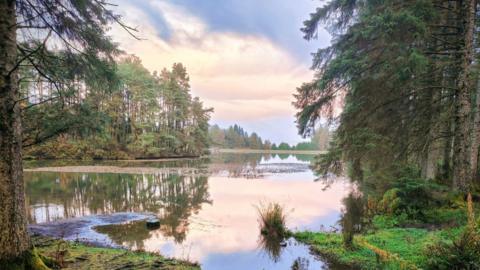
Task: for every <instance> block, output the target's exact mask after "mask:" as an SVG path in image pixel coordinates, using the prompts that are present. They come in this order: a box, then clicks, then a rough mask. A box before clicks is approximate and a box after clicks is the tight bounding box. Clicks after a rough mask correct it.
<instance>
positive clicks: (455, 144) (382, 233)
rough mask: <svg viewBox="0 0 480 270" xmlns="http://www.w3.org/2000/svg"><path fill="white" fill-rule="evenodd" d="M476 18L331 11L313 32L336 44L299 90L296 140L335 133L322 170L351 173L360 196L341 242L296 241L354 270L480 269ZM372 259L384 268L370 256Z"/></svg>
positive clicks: (448, 8)
mask: <svg viewBox="0 0 480 270" xmlns="http://www.w3.org/2000/svg"><path fill="white" fill-rule="evenodd" d="M478 8H479V3H478V1H471V0H465V1H435V0H425V1H355V0H352V1H342V0H333V1H329V2H328V3H326V4H325V5H324V6H323V7H321V8H318V9H316V10H315V12H313V13H312V14H311V15H310V18H309V19H308V20H306V21H305V22H304V27H303V28H302V32H303V34H304V38H305V39H306V40H312V39H315V38H316V37H317V34H318V32H319V27H321V26H322V27H323V26H326V29H327V30H328V31H329V32H330V34H331V35H332V37H333V41H332V43H331V45H330V46H328V47H326V48H321V49H319V50H318V51H317V52H316V53H315V54H314V56H313V64H312V69H313V70H314V71H315V72H316V74H315V77H314V79H313V80H312V81H310V82H306V83H304V84H303V85H301V86H300V87H298V88H297V93H296V94H295V106H296V108H297V115H296V116H297V124H298V128H299V132H300V133H301V134H303V135H305V136H308V135H310V134H311V133H312V130H313V128H314V127H315V126H316V124H317V123H318V121H320V120H322V121H328V122H329V123H330V124H331V125H333V126H336V127H337V128H336V130H335V134H334V137H333V139H332V141H331V143H330V146H329V151H328V153H326V154H323V155H321V156H319V157H317V159H316V162H315V165H314V166H315V169H316V170H317V171H318V173H319V174H320V175H324V176H328V175H329V174H331V173H336V174H343V173H346V174H347V175H348V176H349V178H350V179H351V181H352V182H353V183H355V184H356V185H358V187H359V190H358V191H353V192H351V194H350V195H349V196H348V197H347V198H345V199H344V207H345V209H344V212H343V217H342V220H341V224H342V227H343V232H342V234H343V238H342V237H337V236H335V235H331V234H328V233H327V234H322V233H317V234H315V233H313V234H309V233H304V234H300V235H299V238H301V239H302V240H303V241H306V242H309V243H311V244H313V245H314V246H315V247H316V248H317V249H318V250H320V251H321V253H322V252H323V254H324V255H326V256H334V257H336V258H337V259H338V260H339V261H343V262H346V263H347V264H349V265H350V266H351V267H353V265H357V266H360V267H361V268H365V269H373V268H376V267H381V269H479V267H480V261H479V259H478V258H479V255H480V253H479V252H480V241H479V239H480V237H479V235H480V231H479V224H478V223H479V222H478V220H477V219H476V218H475V215H476V214H477V215H478V209H476V210H475V207H474V206H473V205H474V204H475V203H476V202H478V201H479V196H478V194H479V191H480V189H479V188H480V177H479V164H478V156H479V146H480V87H479V86H480V84H479V83H478V82H479V79H480V78H479V74H480V73H479V66H478V60H479V57H480V54H479V50H478V49H479V45H478V37H479V36H478V34H479V32H478V24H479V20H478V18H479V13H478ZM338 104H342V105H341V106H342V110H341V113H337V112H338V110H335V109H336V108H335V106H338ZM326 181H328V180H326ZM477 204H478V203H477ZM477 208H478V207H477ZM475 211H476V212H475ZM475 213H476V214H475ZM359 216H360V217H359ZM418 228H430V229H418ZM408 238H411V239H417V241H413V242H409V241H408V240H407V241H406V242H405V241H404V240H405V239H408ZM329 239H330V240H329ZM337 241H338V242H337ZM372 251H373V252H374V253H375V254H376V256H377V262H375V260H374V259H373V258H370V259H369V258H368V256H365V255H361V254H365V253H364V252H372ZM355 256H359V257H358V258H355ZM375 265H377V266H375ZM379 265H381V266H379Z"/></svg>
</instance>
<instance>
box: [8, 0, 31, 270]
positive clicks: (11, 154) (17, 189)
mask: <svg viewBox="0 0 480 270" xmlns="http://www.w3.org/2000/svg"><path fill="white" fill-rule="evenodd" d="M15 24H16V16H15V0H0V265H2V266H5V265H8V264H7V262H12V261H15V260H18V259H19V258H24V257H25V256H26V255H27V254H28V253H29V252H30V249H31V244H30V239H29V235H28V232H27V220H26V216H25V214H26V211H25V197H24V196H25V195H24V187H23V185H24V184H23V172H22V156H21V149H22V140H21V138H22V136H21V132H22V131H21V123H20V107H19V103H18V102H16V101H17V100H19V91H18V82H17V80H18V78H17V77H18V75H17V72H16V71H14V69H15V64H16V61H17V44H16V27H15ZM2 269H3V268H2ZM7 269H8V267H7Z"/></svg>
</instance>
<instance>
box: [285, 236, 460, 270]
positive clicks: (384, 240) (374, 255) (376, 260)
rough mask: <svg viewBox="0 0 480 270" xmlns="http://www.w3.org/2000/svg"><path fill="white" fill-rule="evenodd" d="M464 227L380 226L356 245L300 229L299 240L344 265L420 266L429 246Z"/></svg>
mask: <svg viewBox="0 0 480 270" xmlns="http://www.w3.org/2000/svg"><path fill="white" fill-rule="evenodd" d="M462 230H463V228H454V229H444V230H435V231H429V230H426V229H417V228H390V229H381V230H377V231H375V232H372V233H368V234H362V235H357V236H355V240H354V247H353V248H352V249H347V248H345V246H344V244H343V239H342V235H341V234H337V233H329V232H298V233H295V234H294V236H295V238H296V239H297V240H299V241H301V242H304V243H306V244H309V245H311V246H312V249H313V250H314V251H315V252H317V253H319V254H321V255H323V256H325V257H327V258H329V259H331V260H334V261H337V262H339V263H342V264H347V265H350V266H352V267H359V268H361V269H377V268H380V269H421V268H423V266H424V265H425V264H426V263H427V259H428V258H427V255H426V254H427V253H426V252H425V251H426V250H427V249H428V248H429V247H430V246H432V245H434V244H435V243H436V242H437V241H439V240H443V241H448V239H451V238H452V236H453V237H455V236H458V235H459V234H460V233H461V232H462Z"/></svg>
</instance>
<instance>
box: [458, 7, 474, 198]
mask: <svg viewBox="0 0 480 270" xmlns="http://www.w3.org/2000/svg"><path fill="white" fill-rule="evenodd" d="M475 6H476V1H475V0H465V1H463V3H462V7H461V9H462V12H461V14H462V15H464V16H462V17H463V18H462V17H461V18H460V19H461V20H463V23H462V29H463V31H462V32H461V35H462V37H463V46H462V47H463V50H462V51H461V56H460V73H459V77H458V82H457V95H456V103H455V141H454V157H453V166H454V167H453V181H454V187H455V188H457V189H459V190H461V191H464V192H467V191H469V189H470V186H471V178H472V174H471V171H472V170H471V164H470V158H471V156H470V152H471V149H470V146H471V145H470V142H471V119H470V116H471V91H472V85H471V80H470V78H469V77H470V67H471V64H472V60H473V56H474V52H473V33H474V28H475Z"/></svg>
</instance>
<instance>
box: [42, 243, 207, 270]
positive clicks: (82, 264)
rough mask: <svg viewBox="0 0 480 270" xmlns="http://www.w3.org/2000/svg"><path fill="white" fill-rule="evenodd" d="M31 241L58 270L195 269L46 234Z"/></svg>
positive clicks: (145, 254)
mask: <svg viewBox="0 0 480 270" xmlns="http://www.w3.org/2000/svg"><path fill="white" fill-rule="evenodd" d="M33 242H34V244H35V247H36V249H37V251H38V252H39V253H40V254H41V255H42V256H47V257H49V258H53V259H55V261H57V263H58V264H59V266H60V268H61V269H67V270H68V269H76V270H80V269H85V270H87V269H92V270H95V269H125V270H126V269H162V270H197V269H200V267H199V266H198V265H197V264H193V263H190V262H185V261H180V260H175V259H169V258H165V257H162V256H160V255H158V254H155V253H150V252H143V251H129V250H123V249H112V248H99V247H91V246H87V245H84V244H79V243H73V242H66V241H63V240H57V239H52V238H47V237H41V236H35V237H33Z"/></svg>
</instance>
